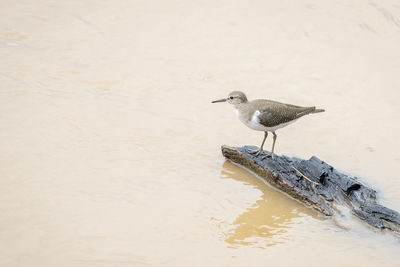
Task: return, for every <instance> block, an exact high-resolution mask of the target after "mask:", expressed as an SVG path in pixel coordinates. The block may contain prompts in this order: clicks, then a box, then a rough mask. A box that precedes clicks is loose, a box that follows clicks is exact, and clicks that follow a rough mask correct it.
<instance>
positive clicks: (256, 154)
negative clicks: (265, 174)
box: [246, 149, 262, 157]
mask: <svg viewBox="0 0 400 267" xmlns="http://www.w3.org/2000/svg"><path fill="white" fill-rule="evenodd" d="M246 151H247V153H249V154H253V155H254V156H255V157H257V156H258V155H260V154H261V153H262V150H261V149H247V150H246Z"/></svg>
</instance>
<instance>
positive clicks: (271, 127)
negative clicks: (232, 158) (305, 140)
mask: <svg viewBox="0 0 400 267" xmlns="http://www.w3.org/2000/svg"><path fill="white" fill-rule="evenodd" d="M220 102H228V103H229V104H232V105H233V106H234V108H235V109H236V114H237V116H238V117H239V120H240V121H241V122H243V123H244V124H245V125H246V126H247V127H249V128H250V129H253V130H256V131H263V132H264V139H263V141H262V143H261V146H260V148H259V149H248V150H247V152H248V153H250V154H254V155H255V156H256V157H257V156H259V155H260V154H262V153H263V147H264V143H265V140H266V139H267V136H268V132H271V133H272V135H273V143H272V149H271V152H270V153H269V154H267V155H266V156H264V157H262V159H265V158H267V157H271V159H273V158H274V149H275V142H276V138H277V135H276V131H277V130H278V129H280V128H283V127H286V126H288V125H289V124H292V123H294V122H296V121H297V120H298V119H299V118H301V117H303V116H304V115H308V114H313V113H319V112H324V111H325V110H324V109H317V108H315V107H301V106H295V105H291V104H284V103H280V102H277V101H273V100H267V99H255V100H252V101H248V100H247V97H246V95H245V94H244V93H243V92H241V91H233V92H231V93H229V95H228V97H227V98H222V99H218V100H214V101H212V102H211V103H220Z"/></svg>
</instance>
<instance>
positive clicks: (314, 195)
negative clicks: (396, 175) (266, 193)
mask: <svg viewBox="0 0 400 267" xmlns="http://www.w3.org/2000/svg"><path fill="white" fill-rule="evenodd" d="M221 149H222V154H223V155H224V156H225V157H226V158H227V159H229V160H230V161H232V162H234V163H236V164H239V165H241V166H243V167H245V168H247V169H249V170H251V171H253V172H255V173H256V174H257V175H259V176H260V177H261V178H262V179H264V180H265V181H267V182H268V183H269V184H271V185H272V186H274V187H276V188H278V189H280V190H282V191H284V192H286V193H287V194H289V195H290V196H292V197H293V198H295V199H297V200H299V201H301V202H303V203H304V204H306V205H307V206H309V207H311V208H313V209H315V210H317V211H319V212H320V213H322V214H324V215H327V216H332V215H334V214H337V213H339V206H341V207H342V206H346V207H348V208H349V209H350V210H351V211H352V213H353V214H354V215H355V216H356V217H358V218H359V219H361V220H362V221H364V222H366V223H368V224H369V225H371V226H373V227H375V228H378V229H387V230H389V231H393V232H395V233H397V234H398V233H400V214H399V213H398V212H396V211H394V210H392V209H389V208H387V207H384V206H382V205H380V204H378V203H377V195H376V191H375V190H374V189H372V188H371V187H370V186H368V185H367V184H365V183H364V182H362V181H361V179H359V178H357V177H354V176H351V175H348V174H344V173H341V172H339V171H337V170H336V169H335V168H333V167H332V166H330V165H329V164H327V163H325V162H324V161H322V160H320V159H318V158H317V157H315V156H313V157H311V158H310V159H309V160H303V159H299V158H290V157H287V156H277V155H275V157H274V159H270V158H266V159H261V157H260V156H259V157H255V156H253V155H252V154H249V153H248V152H247V149H255V147H249V146H245V147H230V146H226V145H224V146H222V147H221Z"/></svg>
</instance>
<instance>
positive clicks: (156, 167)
mask: <svg viewBox="0 0 400 267" xmlns="http://www.w3.org/2000/svg"><path fill="white" fill-rule="evenodd" d="M399 44H400V5H399V4H398V2H397V1H390V0H385V1H366V0H365V1H361V0H360V1H352V2H349V1H344V0H341V1H334V2H333V1H328V2H321V1H313V0H309V1H296V2H294V1H253V2H251V3H250V2H247V1H225V0H223V1H217V2H216V1H173V0H168V1H127V0H126V1H124V0H115V1H90V0H89V1H75V0H72V1H49V0H39V1H35V2H32V1H24V0H20V1H6V0H3V1H2V8H1V9H0V57H1V63H0V162H1V165H0V174H1V175H0V213H1V214H2V215H1V216H0V249H1V251H2V253H1V255H0V265H1V266H264V265H265V264H267V263H268V265H269V266H285V265H296V266H313V265H314V266H319V265H320V263H321V262H323V263H324V265H325V266H395V265H397V264H398V262H399V260H400V256H399V253H398V251H399V249H400V244H399V241H398V239H395V238H393V237H392V236H390V235H382V234H380V233H376V232H374V231H371V230H370V229H369V228H367V227H365V226H364V225H362V224H360V223H358V222H357V221H355V220H354V221H353V220H347V219H343V220H341V221H340V222H339V223H337V222H335V221H334V220H330V219H326V218H324V217H322V216H319V215H318V214H317V213H315V212H314V211H312V210H309V209H308V208H305V207H304V206H302V205H301V204H299V203H298V202H296V201H294V200H292V199H290V198H288V197H287V196H285V195H284V194H281V193H279V192H277V191H275V190H274V189H271V188H270V187H269V186H267V185H265V184H264V183H263V182H261V181H260V180H259V179H258V178H257V177H255V176H253V175H252V174H251V173H249V172H247V171H245V170H243V169H241V168H239V167H238V166H235V165H233V164H231V163H229V162H226V161H224V159H223V157H222V155H221V152H220V145H222V144H229V145H238V146H240V145H245V144H247V145H259V144H260V142H261V140H262V137H263V134H262V133H260V132H256V131H252V130H250V129H248V128H246V127H245V126H244V125H242V124H241V123H240V121H239V120H238V119H237V118H236V117H235V114H234V110H233V109H232V107H231V106H229V105H228V104H218V105H217V104H211V103H210V102H211V100H214V99H219V98H222V97H225V96H226V95H227V94H228V93H229V92H230V91H233V90H242V91H244V92H246V93H247V95H248V98H249V99H254V98H269V99H274V100H278V101H281V102H287V103H292V104H297V105H304V106H308V105H310V106H311V105H317V106H318V107H321V108H325V109H326V111H327V112H325V113H323V114H315V115H312V116H308V117H304V118H302V119H301V120H299V121H298V122H297V123H296V124H293V125H290V126H288V127H286V128H285V129H281V130H279V131H278V139H277V145H276V152H277V153H278V154H285V155H290V156H297V157H301V158H308V157H310V156H311V155H317V156H318V157H320V158H321V159H323V160H325V161H326V162H328V163H330V164H332V165H334V166H335V167H337V168H338V169H340V170H342V171H345V172H348V173H352V174H355V175H358V176H361V177H363V179H364V180H365V181H366V182H368V183H369V184H371V185H372V186H373V187H375V188H377V190H378V193H379V197H380V200H381V202H382V203H383V204H385V205H388V206H389V207H392V208H394V209H397V210H400V194H399V193H398V192H399V190H400V180H399V177H398V166H399V164H400V156H399V151H400V142H399V141H398V133H399V130H400V125H399V122H400V100H399V99H400V92H399V88H400V79H399V77H400V49H399ZM270 145H271V139H268V140H267V143H266V147H268V148H269V147H270Z"/></svg>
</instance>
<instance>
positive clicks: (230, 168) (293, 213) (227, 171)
mask: <svg viewBox="0 0 400 267" xmlns="http://www.w3.org/2000/svg"><path fill="white" fill-rule="evenodd" d="M221 178H223V179H233V180H236V181H239V182H241V183H243V184H245V185H248V186H252V187H253V188H254V189H256V190H259V191H261V192H262V196H261V199H259V200H257V201H256V202H255V203H254V204H253V205H252V206H251V207H250V208H248V209H247V210H246V211H245V212H243V213H241V214H240V215H239V216H237V218H236V219H235V221H234V222H233V227H232V228H231V229H230V230H229V231H227V232H226V233H224V234H225V241H226V242H228V243H229V244H230V245H232V246H233V247H236V246H240V245H245V246H254V247H260V248H266V247H268V246H273V245H276V244H279V243H283V242H284V241H285V239H286V238H285V233H287V232H288V231H289V230H290V228H293V227H294V226H295V225H296V224H301V223H304V222H305V218H310V217H311V218H314V219H317V220H324V218H323V217H321V216H318V214H317V213H316V212H314V211H312V210H311V209H308V208H306V207H305V206H303V205H302V204H300V203H298V202H296V201H295V200H293V199H291V198H289V197H288V196H286V195H284V194H283V193H281V192H279V191H276V190H274V189H272V188H271V187H270V186H268V185H266V184H265V183H264V182H263V181H262V180H260V179H259V178H257V177H256V176H255V175H253V174H252V173H250V172H248V171H246V170H245V169H242V168H241V167H238V166H236V165H234V164H232V163H231V162H229V161H225V162H224V163H223V170H222V171H221Z"/></svg>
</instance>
